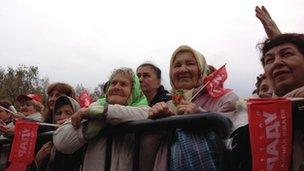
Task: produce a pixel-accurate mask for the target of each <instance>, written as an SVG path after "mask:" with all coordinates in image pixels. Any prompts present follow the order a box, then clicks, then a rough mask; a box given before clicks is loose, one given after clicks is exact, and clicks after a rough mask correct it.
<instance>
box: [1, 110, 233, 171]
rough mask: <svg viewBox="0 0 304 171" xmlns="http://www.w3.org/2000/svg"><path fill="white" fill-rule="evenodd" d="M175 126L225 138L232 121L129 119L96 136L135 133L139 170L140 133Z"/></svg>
mask: <svg viewBox="0 0 304 171" xmlns="http://www.w3.org/2000/svg"><path fill="white" fill-rule="evenodd" d="M176 128H187V129H202V130H206V131H207V130H212V131H215V132H216V133H217V134H218V135H219V136H220V137H221V138H227V137H228V136H229V134H230V133H231V128H232V123H231V121H230V120H229V119H228V118H226V117H223V116H222V115H220V114H215V113H198V114H189V115H177V116H171V117H166V118H160V119H156V120H152V119H146V120H138V121H131V122H127V123H123V124H119V125H116V126H111V127H108V128H105V129H104V130H103V131H101V133H100V134H99V135H98V136H107V137H112V136H113V135H115V134H117V133H119V134H122V133H123V134H125V133H133V134H134V135H135V148H134V160H133V170H139V152H140V148H139V146H140V135H141V134H142V133H144V132H151V131H152V132H153V131H160V130H173V129H176ZM53 133H54V131H48V132H42V133H39V134H38V138H37V139H40V138H47V139H51V138H52V136H53ZM108 141H111V138H108ZM8 143H11V140H10V139H6V138H5V139H0V144H8ZM107 148H108V146H107ZM109 151H110V150H109ZM109 151H108V152H107V154H106V155H107V156H106V165H105V170H110V164H111V161H110V160H111V153H110V152H109Z"/></svg>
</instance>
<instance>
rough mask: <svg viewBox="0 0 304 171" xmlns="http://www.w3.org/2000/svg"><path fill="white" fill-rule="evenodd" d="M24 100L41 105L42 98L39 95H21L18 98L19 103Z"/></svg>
mask: <svg viewBox="0 0 304 171" xmlns="http://www.w3.org/2000/svg"><path fill="white" fill-rule="evenodd" d="M23 99H28V100H35V101H37V102H40V103H41V96H40V95H38V94H21V95H19V96H18V97H17V101H18V102H20V101H21V100H23Z"/></svg>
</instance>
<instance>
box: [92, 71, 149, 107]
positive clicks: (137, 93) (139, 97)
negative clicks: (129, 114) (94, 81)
mask: <svg viewBox="0 0 304 171" xmlns="http://www.w3.org/2000/svg"><path fill="white" fill-rule="evenodd" d="M119 73H123V74H130V75H131V76H132V80H131V82H132V89H131V93H130V96H129V98H128V100H127V103H126V104H125V106H143V105H148V101H147V98H146V96H145V95H144V93H143V92H142V90H141V88H140V83H139V79H138V77H137V75H136V74H135V73H134V72H133V71H132V69H130V68H119V69H116V70H114V71H113V73H112V75H111V77H110V79H109V84H108V86H107V88H106V90H107V91H108V88H109V86H110V84H111V81H112V79H113V78H114V77H115V76H116V75H117V74H119ZM97 103H98V104H99V105H104V104H106V103H107V97H102V98H100V99H98V101H97Z"/></svg>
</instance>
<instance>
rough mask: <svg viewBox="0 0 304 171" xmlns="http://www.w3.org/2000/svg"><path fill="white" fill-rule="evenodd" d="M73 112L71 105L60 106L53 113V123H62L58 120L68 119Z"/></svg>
mask: <svg viewBox="0 0 304 171" xmlns="http://www.w3.org/2000/svg"><path fill="white" fill-rule="evenodd" d="M73 113H74V111H73V108H72V106H71V105H63V106H61V107H60V108H59V109H58V110H57V111H56V113H55V123H62V122H60V121H62V120H65V119H68V118H70V117H71V116H72V114H73Z"/></svg>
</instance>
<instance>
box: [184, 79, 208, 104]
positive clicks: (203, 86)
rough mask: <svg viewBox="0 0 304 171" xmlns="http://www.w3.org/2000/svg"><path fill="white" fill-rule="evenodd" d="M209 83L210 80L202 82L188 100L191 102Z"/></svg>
mask: <svg viewBox="0 0 304 171" xmlns="http://www.w3.org/2000/svg"><path fill="white" fill-rule="evenodd" d="M209 83H210V81H208V82H207V83H206V84H204V85H203V86H202V87H201V88H200V89H199V90H198V91H197V92H196V93H195V94H194V95H193V96H192V97H191V99H190V100H189V102H192V100H193V99H194V98H195V97H196V96H197V95H198V94H199V93H200V92H201V91H202V90H203V89H204V88H205V87H206V86H207V85H208V84H209Z"/></svg>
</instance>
